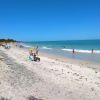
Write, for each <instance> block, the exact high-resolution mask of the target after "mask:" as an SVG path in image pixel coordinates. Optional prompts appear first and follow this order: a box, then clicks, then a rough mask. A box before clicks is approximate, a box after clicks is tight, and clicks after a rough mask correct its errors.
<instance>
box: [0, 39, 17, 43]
mask: <svg viewBox="0 0 100 100" xmlns="http://www.w3.org/2000/svg"><path fill="white" fill-rule="evenodd" d="M0 42H5V43H10V42H16V40H14V39H0Z"/></svg>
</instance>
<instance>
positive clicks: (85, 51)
mask: <svg viewBox="0 0 100 100" xmlns="http://www.w3.org/2000/svg"><path fill="white" fill-rule="evenodd" d="M62 50H63V51H69V52H72V51H73V49H62ZM74 51H75V52H80V53H92V50H80V49H74ZM93 53H100V50H94V51H93Z"/></svg>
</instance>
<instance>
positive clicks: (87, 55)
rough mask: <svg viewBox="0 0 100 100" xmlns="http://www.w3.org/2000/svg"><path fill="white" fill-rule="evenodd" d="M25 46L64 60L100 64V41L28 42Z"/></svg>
mask: <svg viewBox="0 0 100 100" xmlns="http://www.w3.org/2000/svg"><path fill="white" fill-rule="evenodd" d="M23 45H24V46H25V47H27V48H32V47H37V46H38V48H39V51H40V52H43V53H47V54H52V55H59V56H62V57H64V58H73V59H80V60H86V61H95V62H100V40H64V41H31V42H29V41H28V42H23ZM73 49H74V54H73ZM92 51H93V52H92Z"/></svg>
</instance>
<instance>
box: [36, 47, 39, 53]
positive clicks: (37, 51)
mask: <svg viewBox="0 0 100 100" xmlns="http://www.w3.org/2000/svg"><path fill="white" fill-rule="evenodd" d="M38 53H39V50H38V46H37V47H36V55H38Z"/></svg>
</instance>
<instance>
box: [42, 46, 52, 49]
mask: <svg viewBox="0 0 100 100" xmlns="http://www.w3.org/2000/svg"><path fill="white" fill-rule="evenodd" d="M42 49H52V48H48V47H45V46H43V47H42Z"/></svg>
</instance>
